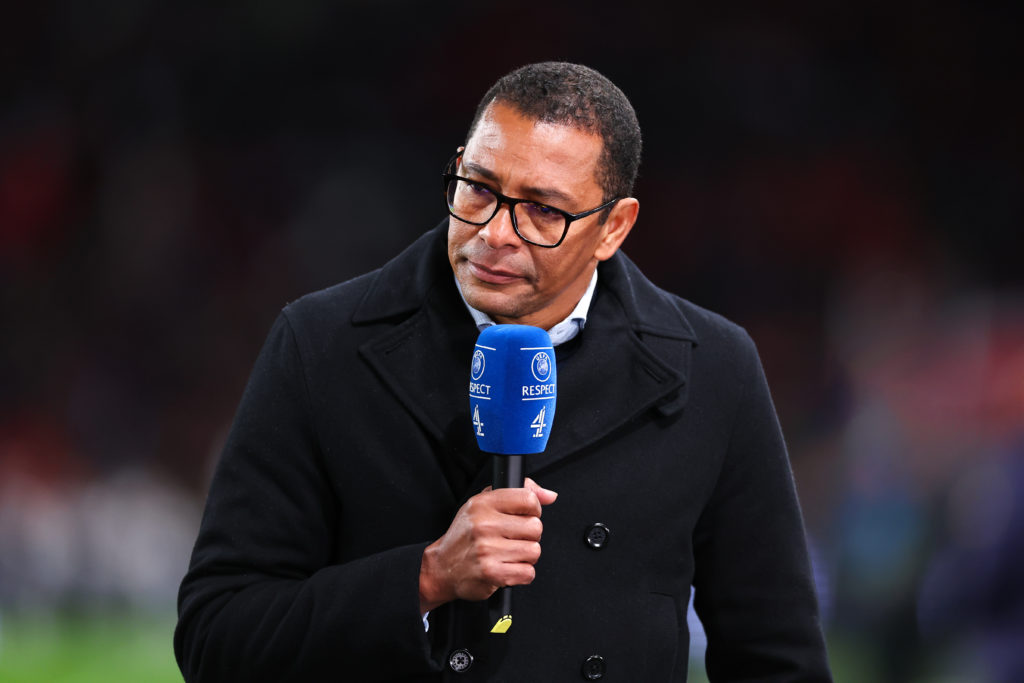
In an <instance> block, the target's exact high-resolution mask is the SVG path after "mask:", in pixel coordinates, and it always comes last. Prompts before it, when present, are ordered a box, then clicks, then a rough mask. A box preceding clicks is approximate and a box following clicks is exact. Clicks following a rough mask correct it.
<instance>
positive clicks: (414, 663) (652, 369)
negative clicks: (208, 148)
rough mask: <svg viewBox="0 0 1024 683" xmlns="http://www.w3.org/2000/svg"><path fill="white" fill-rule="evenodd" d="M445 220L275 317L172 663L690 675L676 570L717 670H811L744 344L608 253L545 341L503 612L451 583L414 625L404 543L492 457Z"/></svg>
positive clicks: (269, 671) (422, 539) (413, 580)
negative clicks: (523, 582) (512, 582)
mask: <svg viewBox="0 0 1024 683" xmlns="http://www.w3.org/2000/svg"><path fill="white" fill-rule="evenodd" d="M446 225H447V222H445V224H443V225H441V226H438V228H435V229H434V230H432V231H430V232H428V233H426V234H425V235H424V236H422V237H421V238H420V239H419V240H417V241H416V242H415V243H414V244H413V245H411V246H410V247H409V248H408V249H406V250H405V251H404V252H403V253H402V254H400V255H399V256H397V257H396V258H395V259H394V260H392V261H391V262H389V263H388V264H386V265H385V266H384V267H383V268H381V269H379V270H377V271H374V272H372V273H369V274H367V275H364V276H361V277H359V278H356V279H354V280H351V281H349V282H346V283H343V284H339V285H336V286H334V287H332V288H329V289H326V290H323V291H320V292H316V293H314V294H310V295H308V296H306V297H303V298H302V299H300V300H298V301H296V302H294V303H292V304H290V305H289V306H287V307H286V308H285V309H284V310H283V311H282V313H281V315H280V316H279V318H278V319H277V321H276V323H275V324H274V326H273V329H272V330H271V332H270V335H269V337H268V339H267V341H266V344H265V346H264V348H263V350H262V352H261V353H260V355H259V358H258V360H257V361H256V365H255V368H254V369H253V371H252V375H251V377H250V380H249V384H248V386H247V388H246V390H245V394H244V396H243V398H242V401H241V404H240V406H239V409H238V412H237V415H236V417H235V421H234V424H233V426H232V429H231V432H230V435H229V437H228V441H227V444H226V446H225V449H224V452H223V454H222V457H221V459H220V461H219V463H218V466H217V469H216V472H215V475H214V478H213V481H212V484H211V488H210V493H209V498H208V501H207V506H206V510H205V513H204V517H203V521H202V525H201V528H200V531H199V537H198V540H197V542H196V546H195V550H194V552H193V556H192V561H191V565H190V568H189V571H188V574H187V575H186V576H185V578H184V580H183V582H182V586H181V591H180V596H179V622H178V627H177V630H176V633H175V651H176V655H177V658H178V662H179V664H180V665H181V667H182V670H183V672H184V674H185V678H186V680H188V681H190V682H191V683H208V682H214V681H216V682H217V683H224V682H226V681H245V682H246V683H255V682H260V681H275V682H278V681H301V682H302V683H315V682H317V681H376V680H385V681H441V680H449V681H516V682H523V681H574V680H587V679H588V678H587V677H590V678H589V679H590V680H598V679H600V680H603V681H631V682H634V683H635V682H643V683H647V682H652V681H684V680H686V671H687V653H688V645H689V632H688V630H687V625H686V608H687V601H688V598H689V594H690V586H691V584H692V585H693V586H695V591H696V592H695V595H696V607H697V609H698V614H699V615H700V617H701V619H702V622H703V624H704V627H705V630H706V632H707V636H708V643H709V644H708V650H707V667H708V672H709V675H710V677H711V680H712V681H740V680H743V681H754V680H756V681H828V680H830V677H829V673H828V665H827V662H826V659H825V651H824V645H823V641H822V634H821V628H820V625H819V622H818V616H817V607H816V601H815V596H814V591H813V586H812V579H811V574H810V570H809V566H808V560H807V552H806V549H805V541H804V532H803V525H802V521H801V517H800V511H799V507H798V503H797V498H796V494H795V490H794V484H793V479H792V475H791V472H790V467H789V463H788V458H787V455H786V449H785V445H784V443H783V439H782V435H781V432H780V429H779V425H778V421H777V419H776V415H775V411H774V408H773V406H772V402H771V398H770V395H769V392H768V387H767V384H766V383H765V378H764V374H763V372H762V370H761V365H760V362H759V360H758V356H757V352H756V350H755V348H754V344H753V342H752V341H751V340H750V338H749V336H748V335H747V334H746V333H745V332H744V331H743V330H742V329H741V328H739V327H737V326H736V325H734V324H732V323H730V322H727V321H726V320H724V319H723V318H721V317H719V316H717V315H715V314H713V313H710V312H708V311H706V310H703V309H701V308H698V307H697V306H695V305H693V304H691V303H689V302H687V301H685V300H683V299H680V298H678V297H676V296H674V295H672V294H669V293H666V292H664V291H662V290H660V289H658V288H657V287H655V286H654V285H652V284H651V283H650V282H649V281H648V280H647V279H646V278H645V277H644V276H643V275H642V274H641V273H640V271H639V270H638V269H637V268H636V266H635V265H634V264H633V263H632V262H630V261H629V260H628V259H627V258H626V257H625V256H624V255H623V254H621V253H620V254H617V255H616V256H614V257H613V258H611V259H610V260H608V261H607V262H604V263H602V264H600V266H599V276H598V277H599V280H598V287H597V290H596V292H595V295H594V299H593V302H592V304H591V308H590V313H589V316H588V320H587V324H586V329H585V330H584V331H583V332H582V333H581V334H580V335H579V336H578V337H577V338H576V339H574V340H572V341H570V342H568V343H566V344H563V345H561V346H559V347H558V348H557V349H556V356H557V358H556V360H557V367H558V382H559V384H558V409H557V413H556V416H555V420H554V423H553V425H552V433H551V437H550V440H549V443H548V447H547V449H546V451H545V452H544V453H542V454H540V455H535V456H527V458H528V459H527V460H526V470H527V474H528V475H529V476H531V477H533V478H534V479H536V480H537V482H538V483H540V484H541V485H543V486H545V487H547V488H550V489H554V490H555V491H558V493H559V497H558V500H557V501H556V502H555V503H554V504H552V505H550V506H547V507H546V508H545V509H544V513H543V517H542V521H543V523H544V536H543V539H542V541H541V545H542V549H543V552H542V556H541V558H540V561H539V562H538V563H537V566H536V570H537V578H536V580H535V581H534V583H533V584H531V585H529V586H525V587H518V588H516V589H514V603H513V604H514V609H513V615H514V620H513V625H512V628H511V629H510V630H509V632H508V633H507V634H505V635H492V634H490V633H488V630H489V628H490V626H491V623H490V622H489V619H488V610H487V606H486V602H481V603H471V602H463V601H456V602H454V603H450V604H448V605H445V606H442V607H440V608H438V609H437V610H435V611H434V612H432V613H431V614H430V617H429V619H430V630H429V632H424V628H423V623H422V621H421V618H420V614H419V595H418V575H419V568H420V558H421V555H422V552H423V549H424V548H425V547H426V546H427V545H428V544H429V543H431V542H433V541H434V540H436V539H437V538H438V537H440V536H441V535H442V534H443V533H444V531H445V530H446V529H447V527H448V524H449V523H450V521H451V519H452V518H453V516H454V514H455V512H456V510H457V509H458V508H459V506H460V505H461V503H462V502H463V501H464V500H465V499H466V498H468V497H469V496H471V495H473V494H474V493H476V492H478V491H479V490H480V489H481V488H483V487H484V486H486V485H487V484H488V483H489V479H490V456H484V455H481V454H480V453H479V452H478V451H477V448H476V445H475V441H474V437H473V430H472V426H471V420H470V416H469V399H468V389H467V385H468V381H469V377H468V375H469V365H470V358H471V356H472V350H473V344H474V342H475V340H476V336H477V330H476V327H475V326H474V324H473V322H472V319H471V318H470V315H469V313H468V312H467V311H466V309H465V306H464V305H463V303H462V301H461V300H460V298H459V295H458V291H457V288H456V286H455V282H454V278H453V276H452V272H451V268H450V266H449V265H448V262H447V257H446V254H445V241H446V230H445V228H446ZM597 524H601V525H604V530H602V532H594V527H595V525H597ZM595 546H599V547H595ZM467 665H468V668H466V667H467ZM457 669H461V671H456V670H457Z"/></svg>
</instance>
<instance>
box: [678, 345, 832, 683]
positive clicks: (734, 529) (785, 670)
mask: <svg viewBox="0 0 1024 683" xmlns="http://www.w3.org/2000/svg"><path fill="white" fill-rule="evenodd" d="M736 355H737V357H738V358H737V360H736V372H737V375H738V381H739V387H740V388H739V390H738V391H737V392H736V394H737V395H738V396H739V399H738V401H737V403H736V410H735V414H734V416H733V424H732V433H731V436H730V438H729V446H728V450H727V452H726V455H725V459H724V462H723V463H722V469H721V471H720V473H719V476H718V480H717V482H716V485H715V488H714V491H713V493H712V496H711V499H710V500H709V502H708V505H707V506H706V508H705V511H704V513H703V514H702V516H701V518H700V520H699V522H698V525H697V528H696V530H695V537H694V553H695V560H696V565H695V566H696V569H695V574H694V606H695V608H696V610H697V614H698V616H699V617H700V619H701V622H702V624H703V625H704V629H705V632H706V633H707V639H708V646H707V652H706V667H707V673H708V678H709V680H711V681H713V682H719V681H753V680H756V681H762V682H766V681H773V682H778V683H781V682H783V681H794V682H795V681H806V682H811V681H814V682H818V681H831V674H830V673H829V668H828V662H827V657H826V654H825V644H824V639H823V636H822V630H821V624H820V621H819V618H818V608H817V599H816V596H815V591H814V583H813V579H812V575H811V571H810V565H809V562H808V557H807V549H806V542H805V536H804V527H803V520H802V517H801V513H800V508H799V503H798V501H797V497H796V490H795V486H794V482H793V475H792V472H791V470H790V465H789V458H788V456H787V453H786V445H785V443H784V441H783V438H782V431H781V429H780V427H779V422H778V418H777V417H776V414H775V408H774V406H773V404H772V400H771V395H770V394H769V390H768V384H767V382H766V380H765V376H764V371H763V369H762V368H761V363H760V361H759V359H758V355H757V350H756V349H755V347H754V343H753V341H752V340H751V339H750V337H749V336H748V335H747V334H746V333H745V332H743V333H741V338H740V344H739V350H738V353H737V354H736Z"/></svg>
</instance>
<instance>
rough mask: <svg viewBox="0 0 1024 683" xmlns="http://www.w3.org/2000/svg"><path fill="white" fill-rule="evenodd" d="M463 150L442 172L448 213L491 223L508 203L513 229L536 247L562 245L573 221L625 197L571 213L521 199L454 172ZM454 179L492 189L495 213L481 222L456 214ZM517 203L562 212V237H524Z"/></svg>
mask: <svg viewBox="0 0 1024 683" xmlns="http://www.w3.org/2000/svg"><path fill="white" fill-rule="evenodd" d="M463 151H464V150H461V149H460V150H458V151H457V152H455V154H454V155H453V156H452V158H451V159H449V160H448V163H447V164H445V167H444V172H443V173H442V174H441V179H442V181H443V184H442V187H441V191H442V192H443V193H444V205H445V207H447V209H448V214H449V215H451V216H452V217H454V218H457V219H459V220H460V221H462V222H463V223H469V224H470V225H487V224H488V223H490V222H491V221H492V220H493V219H494V217H495V216H497V215H498V212H499V211H501V205H502V204H507V205H508V213H509V215H510V216H511V217H512V229H513V230H515V231H516V235H518V236H519V239H521V240H522V241H524V242H526V243H527V244H532V245H533V246H535V247H543V248H545V249H554V248H555V247H557V246H558V245H560V244H561V243H562V242H564V241H565V236H566V235H568V234H569V226H570V225H571V224H572V223H573V221H578V220H579V219H581V218H586V217H587V216H592V215H594V214H595V213H597V212H598V211H603V210H604V209H607V208H609V207H610V206H612V205H613V204H615V202H617V201H619V200H620V199H625V197H615V198H614V199H609V200H608V201H606V202H605V203H604V204H602V205H601V206H598V207H597V208H594V209H590V210H588V211H581V212H579V213H570V212H568V211H564V210H563V209H559V208H558V207H557V206H551V205H549V204H544V203H543V202H535V201H533V200H532V199H519V198H517V197H508V196H506V195H503V194H502V193H500V192H498V191H497V190H495V189H494V188H493V187H491V186H490V185H488V184H487V183H484V182H481V181H479V180H472V179H471V178H464V177H462V176H460V175H456V174H455V173H453V172H452V171H453V170H454V168H455V161H456V160H457V159H458V158H459V157H460V156H462V152H463ZM453 180H462V181H464V182H467V183H472V184H474V185H482V186H484V187H486V188H487V189H488V190H490V191H491V193H492V194H493V195H494V196H495V198H497V200H498V202H497V203H496V204H495V205H494V213H492V214H491V215H490V216H489V217H488V218H487V220H485V221H482V222H479V223H478V222H476V221H467V220H466V219H465V218H462V217H461V216H456V215H455V214H454V213H453V212H452V207H451V205H450V204H449V203H448V184H449V183H450V182H451V181H453ZM516 204H536V205H537V206H542V207H544V208H546V209H551V210H552V211H554V212H556V213H559V214H561V215H562V217H563V218H565V227H564V228H563V229H562V236H561V237H560V238H558V241H557V242H555V243H554V244H541V243H540V242H534V241H533V240H530V239H527V238H526V237H523V233H521V232H519V223H518V222H517V221H516V211H515V206H516Z"/></svg>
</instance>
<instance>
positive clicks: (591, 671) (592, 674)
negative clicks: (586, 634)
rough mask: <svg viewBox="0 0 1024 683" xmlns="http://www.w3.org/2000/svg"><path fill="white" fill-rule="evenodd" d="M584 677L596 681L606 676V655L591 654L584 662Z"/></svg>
mask: <svg viewBox="0 0 1024 683" xmlns="http://www.w3.org/2000/svg"><path fill="white" fill-rule="evenodd" d="M582 673H583V677H584V678H585V679H587V680H588V681H596V680H597V679H599V678H603V677H604V657H602V656H601V655H590V656H589V657H587V660H586V661H585V662H583V671H582Z"/></svg>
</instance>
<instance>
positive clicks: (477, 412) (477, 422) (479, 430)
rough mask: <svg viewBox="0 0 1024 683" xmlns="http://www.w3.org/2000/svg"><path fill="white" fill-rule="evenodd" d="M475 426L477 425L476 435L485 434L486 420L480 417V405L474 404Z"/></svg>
mask: <svg viewBox="0 0 1024 683" xmlns="http://www.w3.org/2000/svg"><path fill="white" fill-rule="evenodd" d="M473 426H474V427H476V435H477V436H483V435H484V421H483V420H481V419H480V406H473Z"/></svg>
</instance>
